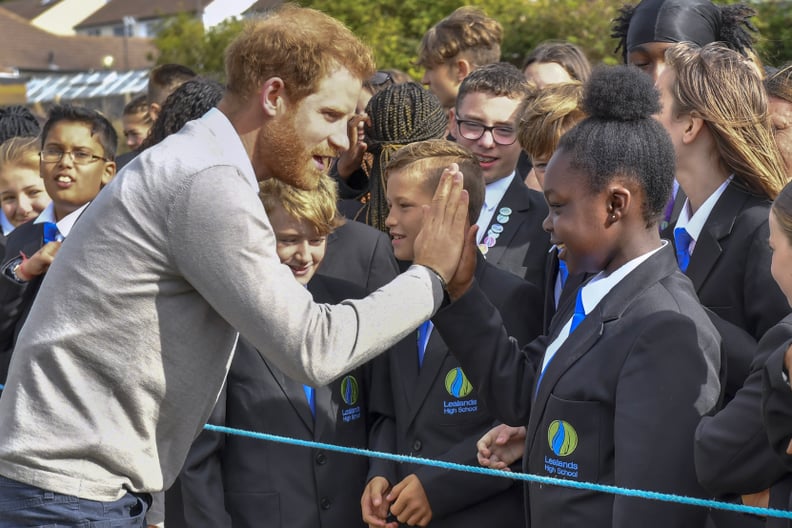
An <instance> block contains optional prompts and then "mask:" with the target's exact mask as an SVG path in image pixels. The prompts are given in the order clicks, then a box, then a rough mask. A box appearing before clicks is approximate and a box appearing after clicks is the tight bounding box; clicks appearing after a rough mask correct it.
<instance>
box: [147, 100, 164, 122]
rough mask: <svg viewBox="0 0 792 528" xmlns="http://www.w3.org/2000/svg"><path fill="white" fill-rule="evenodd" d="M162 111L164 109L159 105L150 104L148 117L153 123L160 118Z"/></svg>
mask: <svg viewBox="0 0 792 528" xmlns="http://www.w3.org/2000/svg"><path fill="white" fill-rule="evenodd" d="M160 110H162V107H161V106H160V105H159V103H149V108H148V115H149V118H150V119H151V122H152V123H153V122H154V121H156V120H157V118H158V117H159V114H160Z"/></svg>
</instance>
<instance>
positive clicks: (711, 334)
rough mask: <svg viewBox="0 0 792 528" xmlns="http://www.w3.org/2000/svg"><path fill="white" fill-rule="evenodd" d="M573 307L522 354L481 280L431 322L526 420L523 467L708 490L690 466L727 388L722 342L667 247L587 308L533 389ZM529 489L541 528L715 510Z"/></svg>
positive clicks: (652, 523) (507, 410) (483, 384)
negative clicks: (698, 437)
mask: <svg viewBox="0 0 792 528" xmlns="http://www.w3.org/2000/svg"><path fill="white" fill-rule="evenodd" d="M574 304H575V303H574V299H572V298H570V299H569V302H567V303H566V304H565V305H564V306H562V308H561V309H560V310H559V312H558V313H557V315H556V317H555V318H554V319H553V322H552V325H551V332H550V335H549V336H548V337H544V336H543V337H540V338H538V339H536V340H535V341H533V342H532V343H530V344H529V345H528V346H526V347H524V348H523V349H522V350H520V348H519V346H518V345H517V344H516V343H515V342H514V341H513V340H510V339H509V337H508V334H507V332H506V330H505V329H504V328H503V324H502V320H501V317H500V315H499V314H498V312H497V310H495V309H494V308H493V307H492V305H491V304H489V303H488V301H487V299H486V297H485V296H484V295H483V294H482V292H481V289H480V288H479V287H478V286H476V285H475V284H474V286H473V287H472V288H471V290H470V291H468V292H467V293H466V294H465V295H463V296H462V297H461V298H460V299H458V300H457V301H456V302H454V303H452V304H450V305H449V306H448V307H446V308H443V309H441V310H440V312H439V313H438V314H437V315H436V316H435V317H434V321H435V324H436V325H437V329H438V330H439V332H440V334H441V335H442V337H443V339H444V340H446V342H447V343H448V344H449V346H450V348H451V349H452V350H454V354H456V355H457V357H458V359H459V360H460V363H461V364H462V366H463V368H464V369H465V372H467V373H468V376H469V377H470V378H471V380H472V381H473V384H474V385H475V386H476V387H478V389H479V394H480V396H481V399H482V400H483V401H484V402H485V403H486V404H487V405H488V407H489V408H490V409H492V411H493V412H494V413H495V415H496V416H497V417H498V418H499V419H501V420H502V421H504V422H505V423H508V424H512V425H520V424H527V443H526V455H527V459H526V458H524V466H525V470H526V471H528V472H530V473H535V474H540V475H547V476H553V477H559V478H567V479H574V480H580V481H591V482H598V483H601V484H612V485H616V486H621V487H627V488H636V489H648V490H655V491H661V492H669V493H678V494H682V495H691V496H699V497H701V496H705V492H704V490H703V489H702V488H701V487H700V486H699V484H698V482H697V480H696V475H695V471H694V468H693V449H692V445H693V434H694V430H695V427H696V425H697V424H698V422H699V420H700V418H701V416H702V415H704V414H706V413H707V412H709V411H710V410H711V409H712V408H713V406H714V405H716V403H717V400H718V396H719V393H720V389H719V382H718V371H719V367H720V338H719V336H718V334H717V332H716V330H715V328H714V327H713V325H712V323H711V322H710V320H709V318H708V317H707V315H706V314H705V313H704V311H703V309H702V308H701V306H700V304H699V302H698V299H697V298H696V295H695V292H694V291H693V288H692V286H691V284H690V281H689V280H688V279H687V278H686V277H685V276H684V275H682V274H681V273H680V272H679V268H678V266H677V264H676V259H675V256H674V252H673V251H672V249H671V247H670V245H669V246H666V247H664V248H663V249H661V250H660V251H658V252H657V253H655V254H654V255H652V256H651V257H649V258H648V259H647V260H646V261H645V262H643V263H642V264H641V265H640V266H638V267H637V268H636V269H635V270H633V271H632V272H631V273H630V274H629V275H628V276H627V277H625V278H624V279H623V280H622V281H621V282H620V283H619V284H617V285H616V286H615V287H614V288H613V289H612V290H611V291H610V292H609V293H608V294H607V295H606V296H605V297H604V298H603V299H602V301H601V302H600V303H599V304H598V305H597V306H596V307H595V308H594V309H593V310H592V311H591V312H590V313H589V314H588V316H587V317H586V318H585V319H584V320H583V322H582V323H580V326H579V327H578V328H577V330H575V332H573V333H572V334H571V335H570V336H569V337H568V338H567V340H566V341H565V342H564V344H563V345H562V346H561V347H560V348H559V350H558V351H557V353H556V355H555V356H554V357H553V359H552V361H551V362H550V363H549V364H548V366H547V369H546V371H545V373H544V376H543V379H542V383H541V385H540V386H539V389H538V392H536V387H535V378H536V375H535V374H536V372H537V369H538V368H541V358H542V356H543V355H544V353H545V351H546V349H547V346H548V345H549V344H550V343H551V342H552V340H553V339H554V338H555V336H556V335H558V333H559V332H560V330H561V329H562V327H563V326H564V325H565V324H566V322H567V321H568V320H569V318H570V317H571V315H572V312H573V310H574ZM481 350H487V351H489V352H490V353H489V354H487V355H484V354H481ZM527 488H528V490H527V492H528V498H529V499H528V498H527V499H526V500H527V501H528V500H529V505H528V508H527V511H528V512H529V515H530V519H529V521H530V522H529V525H530V526H533V527H535V528H540V527H545V526H554V527H558V528H565V527H579V526H586V527H603V528H604V527H609V528H610V527H634V526H641V527H643V528H653V527H657V528H667V527H670V526H674V527H696V528H700V527H701V526H703V523H704V519H705V517H706V510H704V509H701V508H694V507H687V506H680V505H670V504H667V503H661V502H655V501H647V500H641V499H636V498H627V497H622V496H619V497H615V496H613V495H608V494H600V493H596V492H589V491H583V490H577V489H573V488H564V487H556V486H548V485H540V484H529V485H528V486H527Z"/></svg>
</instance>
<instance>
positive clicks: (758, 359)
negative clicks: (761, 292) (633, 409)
mask: <svg viewBox="0 0 792 528" xmlns="http://www.w3.org/2000/svg"><path fill="white" fill-rule="evenodd" d="M790 343H792V315H787V316H786V317H785V318H784V319H783V320H782V321H781V322H780V323H778V324H777V325H775V326H774V327H773V328H771V329H770V330H768V331H767V332H765V335H764V336H763V337H762V339H761V340H760V341H759V346H758V349H757V351H756V354H755V357H754V362H753V364H752V365H751V373H750V375H749V376H748V378H747V379H746V380H745V383H744V384H743V386H742V388H741V389H740V390H739V391H737V394H736V395H735V396H734V398H733V399H732V400H731V401H730V402H729V403H728V404H727V405H726V407H725V408H723V409H722V410H721V411H719V412H718V413H717V414H716V415H715V416H705V417H704V418H702V419H701V423H699V425H698V428H697V429H696V443H695V461H696V473H697V475H698V478H699V482H701V484H702V486H704V487H705V488H706V489H707V490H709V491H710V492H712V493H713V494H714V495H720V496H722V498H723V499H734V500H735V501H737V500H739V495H744V494H750V493H757V492H759V491H762V490H765V489H767V488H770V487H771V486H775V485H781V486H784V484H783V481H784V480H785V479H787V478H789V476H790V475H792V474H791V473H790V472H789V471H788V470H787V469H786V468H785V467H784V466H783V463H782V461H781V459H780V458H779V457H778V455H777V454H776V453H775V452H774V451H773V449H772V448H771V446H770V443H769V442H768V441H767V431H766V430H765V426H764V423H763V421H762V413H761V404H762V370H763V369H764V366H765V363H766V361H767V359H768V358H769V357H770V355H771V354H772V353H773V352H774V351H776V350H777V349H779V348H783V349H784V350H786V347H787V346H789V344H790ZM787 499H788V497H787ZM712 514H713V518H714V519H715V520H716V524H717V525H718V526H722V525H733V526H745V525H746V523H749V522H754V523H758V521H757V520H756V519H755V518H754V519H752V518H750V517H746V516H744V515H741V514H736V513H726V512H723V513H721V512H715V511H713V512H712ZM759 525H760V526H763V525H764V523H759Z"/></svg>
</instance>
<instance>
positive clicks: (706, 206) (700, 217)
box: [675, 174, 734, 255]
mask: <svg viewBox="0 0 792 528" xmlns="http://www.w3.org/2000/svg"><path fill="white" fill-rule="evenodd" d="M733 178H734V175H733V174H732V175H731V176H729V177H728V178H726V180H725V181H724V182H723V183H722V184H721V185H720V187H718V188H717V189H715V192H713V193H712V194H710V196H709V198H707V199H706V200H704V203H703V204H701V207H699V208H698V210H697V211H696V212H695V214H693V216H691V215H690V199H689V198H688V199H686V200H685V205H684V206H682V210H681V211H679V218H678V219H677V223H676V226H675V229H677V228H680V227H684V228H685V230H686V231H687V232H688V234H689V235H690V238H691V241H690V247H689V248H688V254H689V255H692V254H693V250H694V249H695V248H696V240H698V239H699V236H701V230H702V229H704V224H706V223H707V218H709V215H710V213H712V210H713V209H714V208H715V204H716V203H718V200H720V197H721V196H722V195H723V192H724V191H725V190H726V187H728V186H729V183H731V181H732V179H733Z"/></svg>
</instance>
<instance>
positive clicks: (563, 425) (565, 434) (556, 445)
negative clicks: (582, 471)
mask: <svg viewBox="0 0 792 528" xmlns="http://www.w3.org/2000/svg"><path fill="white" fill-rule="evenodd" d="M547 441H548V442H549V443H550V449H552V450H553V453H555V454H556V456H562V457H565V456H569V455H571V454H572V453H574V452H575V448H576V447H577V445H578V436H577V431H575V428H574V427H572V426H571V425H570V424H569V423H568V422H565V421H564V420H555V421H554V422H553V423H551V424H550V427H548V428H547Z"/></svg>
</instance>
